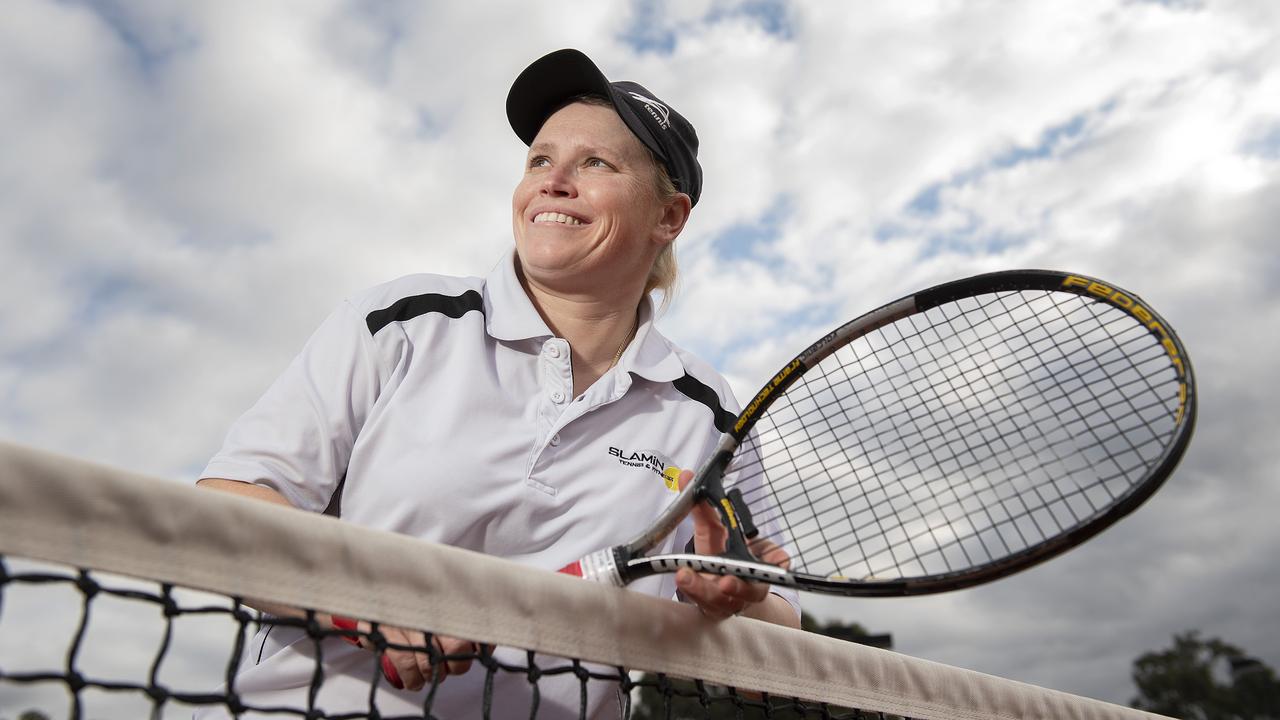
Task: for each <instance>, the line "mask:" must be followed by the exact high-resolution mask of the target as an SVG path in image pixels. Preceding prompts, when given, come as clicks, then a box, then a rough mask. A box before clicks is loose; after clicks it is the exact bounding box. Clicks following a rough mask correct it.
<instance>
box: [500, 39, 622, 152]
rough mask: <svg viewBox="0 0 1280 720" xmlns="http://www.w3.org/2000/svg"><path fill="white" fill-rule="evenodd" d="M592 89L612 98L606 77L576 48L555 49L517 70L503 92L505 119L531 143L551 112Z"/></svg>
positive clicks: (521, 137)
mask: <svg viewBox="0 0 1280 720" xmlns="http://www.w3.org/2000/svg"><path fill="white" fill-rule="evenodd" d="M584 93H593V94H598V95H603V96H604V97H606V98H609V99H610V100H611V101H612V100H613V93H612V90H611V88H610V87H609V80H608V79H607V78H606V77H605V76H604V73H602V72H600V69H599V68H597V67H596V65H595V63H593V62H591V59H590V58H588V57H587V56H586V55H583V54H582V53H581V52H579V51H577V50H557V51H555V52H553V53H551V54H549V55H545V56H543V57H541V58H539V59H538V60H535V61H534V62H533V64H532V65H530V66H529V67H527V68H525V70H524V72H522V73H520V75H519V77H517V78H516V80H515V82H514V83H512V85H511V92H509V93H508V94H507V120H508V121H509V122H510V123H511V129H512V130H515V132H516V136H517V137H519V138H520V139H521V140H522V141H524V144H525V145H531V144H532V143H533V139H534V138H535V137H537V135H538V131H539V130H540V129H542V124H543V123H544V122H546V119H547V117H548V116H549V115H551V112H552V111H553V110H555V109H556V108H557V107H558V106H559V105H560V104H561V103H563V102H564V101H565V100H568V99H569V98H571V97H573V96H575V95H582V94H584Z"/></svg>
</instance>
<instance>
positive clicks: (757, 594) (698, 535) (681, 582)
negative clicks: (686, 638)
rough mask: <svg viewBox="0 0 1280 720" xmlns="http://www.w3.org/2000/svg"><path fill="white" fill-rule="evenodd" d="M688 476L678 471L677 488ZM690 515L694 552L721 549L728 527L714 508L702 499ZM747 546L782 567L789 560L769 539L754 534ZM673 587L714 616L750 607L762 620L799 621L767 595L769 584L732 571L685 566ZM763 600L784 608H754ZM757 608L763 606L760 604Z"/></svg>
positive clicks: (795, 623) (793, 623) (714, 552)
mask: <svg viewBox="0 0 1280 720" xmlns="http://www.w3.org/2000/svg"><path fill="white" fill-rule="evenodd" d="M692 479H693V472H692V471H690V470H685V471H684V472H682V473H681V474H680V488H681V489H682V490H683V489H684V487H685V486H686V485H688V484H689V481H690V480H692ZM691 516H692V517H693V548H694V552H696V553H698V554H699V555H719V554H721V553H723V552H724V549H725V544H726V543H727V541H728V538H729V531H728V530H726V529H725V527H724V525H723V524H722V523H721V522H720V516H719V514H718V513H717V512H716V511H715V509H714V508H712V507H711V506H710V505H708V504H707V503H705V502H700V503H697V504H696V505H694V507H693V510H692V512H691ZM750 547H751V552H752V554H753V555H755V556H756V557H757V558H759V559H760V560H761V561H762V562H766V563H769V564H771V565H777V566H779V567H783V568H786V567H788V566H789V565H790V564H791V558H790V556H788V555H787V553H786V551H785V550H783V549H782V548H780V547H778V546H777V544H775V543H773V542H771V541H769V540H766V539H764V538H759V537H758V538H756V539H754V540H752V541H750ZM676 587H677V588H678V589H679V590H680V594H681V595H682V596H683V597H684V598H685V599H686V600H688V601H689V602H692V603H693V604H695V605H697V606H698V608H699V609H700V610H702V613H703V614H704V615H706V616H708V617H711V618H715V619H717V620H720V619H724V618H727V617H731V616H733V615H737V614H739V613H742V612H746V611H749V610H750V611H752V612H749V614H751V615H758V616H759V617H760V618H761V619H764V620H770V621H771V622H778V623H779V624H784V625H791V626H798V625H799V620H798V619H797V620H794V621H792V620H790V619H789V616H791V615H794V614H795V612H794V610H792V609H791V606H790V605H789V604H788V603H787V602H786V601H785V600H782V599H781V598H771V594H770V593H769V586H768V585H764V584H762V583H757V582H752V581H749V580H743V579H742V578H738V577H734V576H732V575H712V574H708V573H699V572H695V571H694V570H691V569H689V568H680V570H679V571H678V572H677V573H676ZM766 601H768V602H769V604H771V605H777V604H778V603H781V605H785V606H786V608H785V611H784V612H772V610H774V609H777V610H782V608H781V606H778V607H777V608H771V609H770V610H771V611H770V612H756V610H757V606H758V605H759V604H760V603H765V602H766ZM758 609H759V610H764V608H763V607H760V608H758Z"/></svg>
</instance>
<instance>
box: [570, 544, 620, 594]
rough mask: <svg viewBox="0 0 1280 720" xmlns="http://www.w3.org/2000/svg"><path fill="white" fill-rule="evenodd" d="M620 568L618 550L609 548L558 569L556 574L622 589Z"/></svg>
mask: <svg viewBox="0 0 1280 720" xmlns="http://www.w3.org/2000/svg"><path fill="white" fill-rule="evenodd" d="M621 566H622V562H621V557H620V556H619V548H609V549H608V550H597V551H596V552H593V553H591V554H590V555H586V556H584V557H582V558H580V559H578V560H575V561H573V562H571V563H569V564H568V565H565V566H564V567H562V568H560V570H559V571H558V572H561V573H564V574H565V575H575V576H577V577H580V578H582V579H584V580H591V581H593V582H599V583H604V584H606V585H613V586H614V587H623V586H624V585H626V583H625V582H623V580H622V574H621V573H620V572H619V568H620V567H621Z"/></svg>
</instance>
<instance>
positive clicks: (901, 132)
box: [0, 0, 1280, 702]
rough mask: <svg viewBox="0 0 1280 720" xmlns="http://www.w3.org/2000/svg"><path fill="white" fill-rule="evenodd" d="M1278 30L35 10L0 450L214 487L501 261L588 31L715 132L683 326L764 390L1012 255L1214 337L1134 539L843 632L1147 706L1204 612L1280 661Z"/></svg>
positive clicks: (1100, 22)
mask: <svg viewBox="0 0 1280 720" xmlns="http://www.w3.org/2000/svg"><path fill="white" fill-rule="evenodd" d="M1277 13H1280V6H1277V5H1276V4H1275V3H1272V2H1269V1H1268V0H1209V1H1206V2H1200V3H1180V2H1176V3H1131V2H1121V1H1118V0H1117V1H1115V2H1111V1H1107V0H1086V1H1084V2H1067V1H1065V0H1062V1H1056V2H1045V3H1037V4H1036V5H1035V9H1034V10H1031V9H1030V8H1029V6H1026V5H1025V4H1017V3H1003V4H1002V3H989V4H978V3H947V2H925V3H911V4H907V3H893V2H888V1H884V2H879V1H873V2H866V3H807V2H804V3H802V2H796V3H786V2H729V1H720V0H697V1H692V2H674V1H672V2H633V3H612V4H610V3H596V4H584V3H558V2H552V3H539V4H529V3H516V2H499V3H484V4H481V3H474V4H466V5H465V6H464V5H463V4H460V3H459V4H451V5H442V4H416V3H401V2H397V3H378V2H362V1H353V2H311V3H305V4H303V3H298V4H293V5H288V6H286V5H283V4H281V5H276V4H260V3H252V2H247V0H246V1H244V2H240V1H233V2H225V3H204V4H198V5H188V4H169V3H162V2H144V1H143V0H135V1H132V2H128V1H119V2H93V3H87V2H71V1H62V2H53V1H50V0H15V1H14V2H12V3H10V4H9V5H7V6H6V12H5V16H4V19H3V20H0V132H3V134H4V137H5V138H6V147H5V152H4V153H2V154H0V258H2V259H3V262H2V263H0V437H4V438H6V439H8V440H13V441H18V442H23V443H29V444H33V445H37V446H41V447H45V448H50V449H54V450H57V451H60V452H64V453H68V454H73V455H77V456H81V457H86V458H90V459H95V460H100V461H105V462H109V463H112V464H116V465H122V466H125V467H130V468H133V469H136V470H138V471H141V472H147V473H150V474H155V475H161V476H166V477H172V478H174V479H175V480H189V479H190V478H191V476H192V475H194V474H195V473H196V472H198V471H199V469H200V468H201V467H202V466H203V463H204V462H205V460H206V459H207V458H208V457H209V456H210V455H211V454H212V453H213V452H214V450H215V449H216V448H217V446H218V444H219V443H220V442H221V439H222V435H223V433H224V432H225V430H226V428H227V426H228V424H229V423H230V422H231V421H232V420H233V419H234V418H235V417H236V416H237V415H238V414H239V413H240V412H242V411H243V410H244V409H245V408H246V407H247V406H248V404H249V403H251V402H253V400H254V399H255V398H256V397H257V395H258V394H259V393H261V392H262V390H263V389H264V388H265V387H266V384H267V383H269V382H270V381H271V379H272V378H273V377H274V376H275V375H276V374H277V373H278V372H280V370H281V369H282V368H283V367H284V366H285V364H286V363H287V362H288V361H289V359H290V358H291V357H292V355H293V353H295V352H296V351H297V349H298V348H299V347H300V345H301V344H302V342H304V341H305V339H306V337H307V336H308V335H309V334H310V332H311V330H312V329H313V328H314V327H315V326H316V324H317V323H318V322H319V321H320V320H321V319H322V318H323V317H324V315H325V314H326V313H327V312H328V311H329V310H330V309H331V308H333V307H334V306H335V305H336V304H337V303H338V302H340V301H341V300H342V298H343V297H345V296H347V295H349V294H351V293H354V292H357V291H358V290H360V289H362V288H364V287H367V286H369V285H372V284H374V283H377V282H381V281H384V280H387V279H390V278H392V277H395V276H397V275H401V274H404V273H407V272H417V271H424V272H443V273H454V274H466V275H483V274H485V273H486V272H487V271H488V270H489V269H490V267H491V266H492V265H493V263H494V262H496V260H497V259H498V257H499V256H500V255H501V253H502V252H503V251H504V250H505V248H506V247H507V246H508V245H509V243H510V224H509V223H510V220H509V213H510V194H511V189H512V187H513V186H514V183H515V181H516V180H517V178H518V177H519V173H520V166H521V161H522V159H523V156H524V154H523V146H522V145H521V144H520V142H519V141H518V140H517V139H516V138H515V137H514V136H513V135H512V133H511V132H510V129H509V128H508V127H507V125H506V121H505V118H504V117H503V115H502V107H503V101H504V98H505V95H506V91H507V88H508V86H509V83H510V81H511V79H512V78H513V77H514V76H515V74H516V73H518V72H519V70H520V69H522V68H523V67H524V66H525V65H526V64H528V62H530V61H531V60H533V59H534V58H536V57H538V56H540V55H541V54H543V53H545V52H548V51H550V50H554V49H558V48H561V47H578V48H581V49H583V50H584V51H586V52H587V53H588V54H589V55H591V56H592V57H593V58H594V59H595V60H596V61H597V63H599V64H600V65H601V67H602V68H604V69H605V71H606V72H607V73H608V74H609V75H610V77H612V78H614V79H634V80H637V81H640V82H642V83H643V84H645V85H647V86H649V87H650V88H651V89H653V90H654V91H655V92H657V93H659V94H660V96H661V97H662V98H663V99H664V100H667V101H669V102H670V103H671V104H672V105H674V106H676V107H678V108H679V109H680V111H681V112H682V114H684V115H686V116H687V117H689V118H690V119H691V120H692V121H693V122H694V124H695V125H696V126H697V128H698V131H699V134H700V137H701V139H702V152H701V158H702V163H703V167H704V169H705V171H706V189H705V194H704V196H703V199H702V201H701V202H700V203H699V206H698V208H697V210H696V212H695V213H694V217H693V219H692V221H691V222H690V225H689V226H688V228H687V229H686V231H685V233H684V235H683V236H682V237H681V238H680V240H679V243H678V253H679V257H680V262H681V266H682V280H681V285H680V291H679V294H678V296H677V297H676V299H675V302H674V303H673V304H672V306H671V309H670V311H669V312H668V313H667V314H666V316H665V317H664V318H663V320H662V325H663V327H664V329H665V331H666V332H667V333H668V335H670V336H671V337H673V338H675V339H676V340H677V341H678V342H681V343H682V344H684V345H686V346H688V347H690V348H691V349H693V350H694V351H696V352H697V353H698V354H700V355H702V356H703V357H705V358H707V359H708V360H709V361H711V362H712V363H713V364H714V365H716V366H717V367H718V368H720V369H721V371H722V372H724V373H725V375H726V376H727V377H728V378H730V380H731V381H732V382H733V383H734V385H735V387H736V388H737V390H738V393H739V396H744V395H749V394H750V393H752V392H753V391H754V389H755V388H756V386H758V385H759V384H760V383H761V382H763V381H764V380H765V379H767V378H768V377H769V376H770V375H771V373H772V372H773V370H774V369H775V368H776V366H778V365H779V364H780V363H781V362H783V361H785V360H786V359H788V358H789V357H791V356H792V355H793V354H794V353H795V352H796V351H798V350H799V349H801V348H803V347H804V346H806V345H807V344H808V343H809V342H810V341H812V340H813V339H814V338H816V337H818V336H820V335H822V334H823V333H824V332H825V330H826V329H827V327H828V326H829V325H830V324H831V323H832V322H834V321H836V320H837V319H843V318H847V317H851V316H853V315H856V314H859V313H861V312H864V311H866V310H869V309H871V308H873V307H876V306H878V305H880V304H882V303H884V302H887V301H889V300H892V299H894V298H896V297H899V296H901V295H904V294H906V293H908V292H911V291H913V290H916V289H919V288H921V287H924V286H927V285H929V284H933V283H936V282H941V281H944V280H948V279H952V278H955V277H959V276H962V275H966V274H971V273H975V272H981V271H987V270H995V269H1002V268H1013V267H1055V268H1061V269H1069V270H1074V271H1077V272H1083V273H1087V274H1091V275H1095V276H1099V277H1103V278H1108V279H1112V280H1114V282H1116V283H1117V284H1119V285H1122V286H1124V287H1128V288H1132V289H1133V290H1135V291H1136V292H1139V293H1140V294H1142V295H1143V296H1144V297H1145V298H1146V299H1148V300H1149V301H1151V302H1152V303H1153V304H1154V305H1156V306H1157V307H1159V308H1160V309H1161V311H1162V312H1163V314H1164V315H1165V316H1166V317H1168V318H1169V319H1170V321H1171V322H1173V323H1174V324H1175V326H1177V327H1178V328H1179V329H1180V331H1181V334H1182V336H1183V339H1184V340H1185V341H1186V343H1187V345H1188V346H1189V348H1190V350H1191V353H1192V357H1193V358H1194V360H1195V362H1196V369H1197V371H1198V372H1199V375H1200V379H1201V382H1202V384H1203V391H1204V406H1203V411H1202V412H1203V414H1202V417H1201V423H1200V428H1199V431H1198V434H1197V437H1196V439H1195V441H1194V444H1193V446H1192V449H1191V451H1190V453H1189V454H1188V456H1187V458H1186V460H1185V461H1184V465H1183V468H1182V469H1181V471H1180V472H1179V474H1178V475H1177V476H1176V477H1175V478H1174V480H1173V481H1172V482H1171V483H1170V484H1169V486H1168V487H1167V488H1165V489H1164V490H1162V491H1161V493H1160V494H1158V495H1157V496H1156V498H1154V499H1153V500H1152V501H1151V502H1150V503H1149V504H1148V505H1147V506H1146V507H1144V508H1143V509H1142V510H1141V511H1140V512H1139V513H1137V514H1136V515H1135V516H1134V517H1132V518H1130V519H1128V520H1126V521H1125V522H1123V523H1121V524H1120V525H1119V526H1117V527H1116V528H1114V529H1112V530H1109V531H1108V532H1107V533H1105V534H1104V535H1103V536H1102V537H1100V538H1098V539H1097V540H1095V541H1093V542H1092V543H1090V544H1089V545H1088V546H1086V547H1084V548H1082V549H1080V550H1077V551H1075V552H1073V553H1072V554H1071V555H1069V556H1067V557H1065V558H1062V559H1061V560H1057V561H1054V563H1052V564H1050V565H1046V566H1045V567H1043V568H1038V569H1036V570H1034V571H1031V572H1029V573H1025V574H1023V575H1020V576H1017V577H1015V578H1010V579H1008V580H1004V581H1001V582H999V583H996V584H994V585H992V586H989V587H983V588H979V589H976V590H972V591H966V592H963V593H955V594H952V595H947V596H941V597H937V598H921V599H914V600H903V601H874V602H873V601H830V600H815V601H813V602H812V604H811V607H812V608H813V609H814V610H815V611H817V612H818V613H819V614H822V615H824V616H827V617H840V618H846V619H853V620H859V621H862V622H864V623H865V624H867V625H869V626H870V627H872V628H873V629H875V630H880V631H891V632H893V633H894V635H895V639H896V641H897V643H898V649H900V650H902V651H904V652H907V653H911V654H915V655H919V656H923V657H927V658H930V659H935V660H939V661H942V662H948V663H952V664H957V665H961V666H965V667H972V668H975V669H979V670H983V671H985V672H989V673H993V674H997V675H1004V676H1009V677H1016V678H1019V679H1024V680H1027V681H1029V682H1034V683H1038V684H1047V685H1051V686H1054V687H1058V688H1061V689H1064V690H1068V691H1072V692H1082V693H1087V694H1091V695H1095V696H1098V697H1102V698H1104V699H1108V700H1112V701H1120V702H1124V701H1126V700H1128V697H1129V694H1130V693H1131V688H1130V686H1129V682H1128V664H1129V662H1130V661H1131V660H1132V659H1133V657H1135V656H1136V655H1137V654H1139V653H1141V652H1143V651H1145V650H1148V649H1152V648H1155V647H1158V646H1160V645H1162V644H1166V643H1167V642H1168V639H1169V637H1170V636H1171V635H1172V634H1173V633H1175V632H1180V631H1182V630H1185V629H1187V628H1192V627H1197V628H1200V629H1202V630H1203V631H1204V632H1205V633H1206V634H1209V635H1218V636H1221V637H1223V639H1225V640H1227V641H1229V642H1234V643H1237V644H1240V645H1243V646H1245V647H1246V648H1247V649H1248V650H1250V651H1251V652H1253V653H1254V654H1257V655H1259V656H1260V657H1262V658H1263V659H1265V660H1267V661H1268V662H1270V663H1271V664H1272V665H1273V666H1280V626H1277V624H1276V623H1275V622H1274V601H1272V600H1271V599H1270V598H1273V597H1275V595H1276V594H1277V592H1280V571H1277V569H1276V568H1275V566H1274V562H1273V561H1272V558H1271V554H1272V549H1274V548H1275V547H1276V546H1277V544H1278V543H1280V530H1277V529H1276V527H1275V525H1276V524H1275V523H1274V522H1272V521H1271V519H1270V518H1269V516H1268V515H1269V514H1268V511H1267V509H1268V508H1273V507H1275V506H1276V505H1277V504H1280V489H1277V485H1276V483H1275V482H1274V480H1273V471H1272V468H1274V467H1276V465H1277V463H1278V461H1280V457H1277V456H1276V452H1277V451H1276V449H1275V443H1274V441H1273V439H1272V438H1271V436H1272V435H1273V434H1274V432H1275V421H1274V418H1273V415H1274V410H1273V408H1274V407H1275V406H1276V405H1277V404H1280V389H1277V387H1276V383H1274V382H1272V380H1271V378H1272V376H1273V375H1274V371H1273V368H1271V367H1270V364H1269V362H1268V361H1267V360H1266V358H1270V357H1275V355H1276V354H1277V352H1276V351H1277V350H1280V348H1277V343H1278V342H1280V340H1277V337H1280V332H1276V330H1277V324H1278V322H1280V320H1278V319H1280V303H1278V302H1277V301H1278V299H1280V292H1278V289H1277V283H1276V282H1275V281H1274V280H1273V279H1272V278H1273V276H1274V271H1275V270H1276V269H1277V260H1276V258H1277V253H1276V251H1275V249H1274V247H1275V245H1274V242H1275V240H1274V229H1275V228H1276V227H1280V70H1278V68H1280V38H1278V37H1277V34H1278V33H1280V31H1278V30H1277V28H1280V15H1277ZM1240 308H1248V309H1249V312H1248V313H1246V314H1242V313H1240V312H1238V310H1239V309H1240ZM743 318H749V320H744V319H743ZM1245 348H1248V349H1251V350H1256V351H1257V352H1256V353H1253V352H1244V351H1243V350H1244V349H1245ZM1136 587H1140V588H1141V589H1142V591H1143V593H1144V594H1142V595H1141V596H1140V597H1139V596H1136V595H1135V588H1136ZM1214 587H1226V588H1233V591H1232V592H1215V591H1210V590H1209V588H1214Z"/></svg>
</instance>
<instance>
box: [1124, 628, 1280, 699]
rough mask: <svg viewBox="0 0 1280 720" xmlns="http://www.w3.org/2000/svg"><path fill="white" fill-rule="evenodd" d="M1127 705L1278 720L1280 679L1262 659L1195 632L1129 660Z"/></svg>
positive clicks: (1184, 634)
mask: <svg viewBox="0 0 1280 720" xmlns="http://www.w3.org/2000/svg"><path fill="white" fill-rule="evenodd" d="M1133 682H1134V684H1135V685H1137V687H1138V696H1137V697H1135V698H1134V699H1133V700H1132V701H1130V703H1129V704H1130V705H1132V706H1133V707H1136V708H1138V709H1140V710H1147V711H1150V712H1154V713H1160V714H1162V715H1170V716H1172V717H1176V718H1184V719H1185V720H1280V681H1277V679H1276V674H1275V671H1273V670H1272V669H1271V668H1270V667H1268V666H1267V665H1266V664H1264V663H1263V662H1262V661H1260V660H1257V659H1255V658H1251V657H1249V656H1247V655H1246V654H1245V653H1244V651H1242V650H1241V649H1240V648H1237V647H1235V646H1234V645H1230V644H1228V643H1225V642H1223V641H1222V640H1219V639H1218V638H1207V639H1204V640H1201V639H1200V634H1199V632H1198V631H1196V630H1190V631H1188V632H1186V633H1183V634H1181V635H1174V636H1173V647H1171V648H1169V649H1167V650H1159V651H1153V652H1148V653H1145V654H1143V655H1141V656H1140V657H1138V659H1136V660H1134V661H1133Z"/></svg>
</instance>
